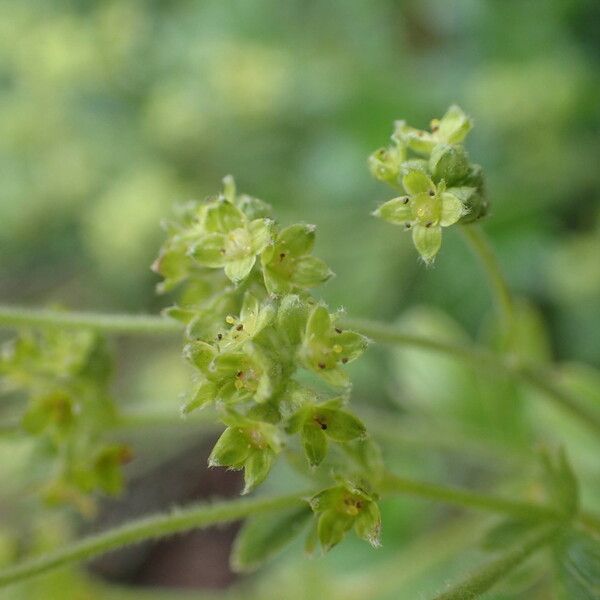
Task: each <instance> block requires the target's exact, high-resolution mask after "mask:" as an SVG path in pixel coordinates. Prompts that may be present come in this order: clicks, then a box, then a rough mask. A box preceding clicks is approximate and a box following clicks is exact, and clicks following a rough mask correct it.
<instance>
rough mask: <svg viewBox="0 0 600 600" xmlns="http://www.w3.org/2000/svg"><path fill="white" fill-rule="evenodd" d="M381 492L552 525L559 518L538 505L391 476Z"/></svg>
mask: <svg viewBox="0 0 600 600" xmlns="http://www.w3.org/2000/svg"><path fill="white" fill-rule="evenodd" d="M381 492H382V493H383V494H386V493H387V494H389V493H398V494H406V495H409V496H416V497H418V498H424V499H427V500H433V501H436V502H444V503H446V504H453V505H455V506H461V507H464V508H474V509H478V510H483V511H487V512H493V513H500V514H504V515H508V516H511V517H515V518H527V519H536V520H540V521H553V520H559V519H560V518H561V515H560V513H559V512H557V511H556V510H554V509H553V508H550V507H548V506H543V505H541V504H534V503H532V502H522V501H519V500H510V499H505V498H499V497H497V496H492V495H490V494H484V493H480V492H472V491H470V490H463V489H460V488H453V487H446V486H441V485H436V484H433V483H425V482H421V481H414V480H412V479H406V478H404V477H398V476H397V475H392V474H387V475H386V476H385V478H384V480H383V483H382V485H381Z"/></svg>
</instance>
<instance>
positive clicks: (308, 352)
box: [300, 304, 369, 387]
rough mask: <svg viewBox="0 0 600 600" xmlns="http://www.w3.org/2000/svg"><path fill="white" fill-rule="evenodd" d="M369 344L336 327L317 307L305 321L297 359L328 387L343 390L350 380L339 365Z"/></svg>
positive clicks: (354, 334) (359, 352) (323, 310)
mask: <svg viewBox="0 0 600 600" xmlns="http://www.w3.org/2000/svg"><path fill="white" fill-rule="evenodd" d="M368 343H369V340H368V339H367V338H366V337H365V336H363V335H361V334H360V333H356V332H354V331H342V329H340V328H339V327H336V326H335V324H334V322H333V321H332V319H331V315H330V314H329V311H328V310H327V309H326V308H325V307H324V306H323V305H321V304H319V305H317V306H315V307H314V308H313V310H312V312H311V313H310V316H309V317H308V321H307V323H306V330H305V332H304V338H303V341H302V347H301V349H300V358H301V360H302V362H303V363H304V365H305V366H306V367H307V368H308V369H311V370H312V371H314V372H315V373H317V374H318V375H320V376H321V377H322V378H323V379H324V380H325V381H327V382H328V383H329V384H331V385H334V386H339V387H342V386H346V385H348V383H349V379H348V375H347V374H346V372H345V371H344V370H343V369H342V368H341V365H345V364H346V363H349V362H351V361H353V360H354V359H356V358H358V357H359V356H360V355H361V354H362V353H363V352H364V351H365V349H366V348H367V346H368Z"/></svg>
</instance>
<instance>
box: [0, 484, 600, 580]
mask: <svg viewBox="0 0 600 600" xmlns="http://www.w3.org/2000/svg"><path fill="white" fill-rule="evenodd" d="M381 491H382V492H383V493H384V494H397V493H399V494H407V495H411V496H416V497H419V498H425V499H427V500H433V501H438V502H445V503H448V504H452V505H455V506H461V507H465V508H475V509H479V510H484V511H489V512H493V513H498V514H503V515H508V516H512V517H517V518H523V517H526V518H529V519H535V520H539V521H550V522H552V521H553V522H555V523H557V522H560V521H561V515H560V513H558V512H557V511H555V510H554V509H552V508H550V507H547V506H543V505H540V504H534V503H528V502H521V501H516V500H509V499H504V498H498V497H496V496H492V495H489V494H483V493H478V492H471V491H469V490H462V489H458V488H453V487H445V486H440V485H435V484H431V483H424V482H420V481H414V480H411V479H406V478H402V477H397V476H396V475H393V474H387V475H386V476H385V478H384V481H383V484H382V485H381ZM311 495H312V492H303V493H296V494H290V495H286V496H276V497H271V498H243V499H236V500H227V501H222V502H216V503H214V504H200V505H197V506H192V507H189V508H185V509H180V510H177V511H173V512H170V513H163V514H157V515H154V516H151V517H146V518H143V519H138V520H135V521H132V522H130V523H128V524H126V525H122V526H121V527H117V528H115V529H109V530H108V531H105V532H104V533H100V534H96V535H92V536H89V537H87V538H83V539H82V540H80V541H78V542H75V543H73V544H72V545H71V546H67V547H66V548H61V549H58V550H55V551H53V552H49V553H48V554H44V555H41V556H39V557H36V558H32V559H29V560H26V561H24V562H22V563H20V564H17V565H15V566H12V567H9V568H7V569H5V570H4V571H0V587H2V586H6V585H8V584H11V583H14V582H17V581H20V580H22V579H26V578H28V577H33V576H34V575H39V574H41V573H44V572H46V571H50V570H52V569H55V568H58V567H62V566H67V565H70V564H74V563H77V562H80V561H84V560H88V559H90V558H92V557H94V556H98V555H100V554H103V553H105V552H109V551H110V550H115V549H117V548H120V547H121V546H126V545H129V544H134V543H136V542H141V541H143V540H147V539H153V538H158V537H163V536H167V535H171V534H173V533H177V532H180V531H188V530H190V529H195V528H199V527H207V526H209V525H214V524H217V523H227V522H230V521H235V520H238V519H241V518H244V517H247V516H249V515H255V514H261V513H266V512H269V511H275V510H279V509H282V508H286V507H288V506H293V505H295V504H300V503H302V502H304V498H307V497H310V496H311ZM595 519H596V518H595V517H593V516H591V515H586V516H585V518H582V519H580V522H581V523H582V524H587V523H588V522H589V521H590V520H592V521H593V520H595Z"/></svg>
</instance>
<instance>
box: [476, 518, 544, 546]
mask: <svg viewBox="0 0 600 600" xmlns="http://www.w3.org/2000/svg"><path fill="white" fill-rule="evenodd" d="M536 525H539V521H532V520H529V519H512V518H511V519H505V520H503V521H500V523H498V524H496V525H494V526H493V527H492V528H491V529H490V530H489V531H488V532H487V533H486V534H485V536H484V538H483V540H482V542H481V547H482V548H483V549H484V550H489V551H493V552H495V551H496V550H501V549H503V548H506V547H509V546H512V545H513V544H515V543H517V542H518V541H519V540H520V539H521V538H523V537H524V536H526V535H527V534H528V532H529V531H530V530H531V529H532V528H534V527H535V526H536Z"/></svg>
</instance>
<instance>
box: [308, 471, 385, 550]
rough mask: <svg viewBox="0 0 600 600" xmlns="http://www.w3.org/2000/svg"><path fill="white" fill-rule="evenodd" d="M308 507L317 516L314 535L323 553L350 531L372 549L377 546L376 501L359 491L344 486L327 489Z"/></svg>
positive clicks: (378, 542) (378, 534) (355, 488)
mask: <svg viewBox="0 0 600 600" xmlns="http://www.w3.org/2000/svg"><path fill="white" fill-rule="evenodd" d="M310 506H311V508H312V510H313V512H314V513H316V514H317V515H319V517H318V521H317V534H318V538H319V541H320V542H321V547H322V548H323V550H324V551H328V550H330V549H331V548H333V547H334V546H335V545H336V544H338V543H339V542H341V541H342V539H343V537H344V535H345V534H346V532H347V531H349V530H350V529H352V528H354V531H355V532H356V534H357V535H358V537H360V538H361V539H363V540H366V541H367V542H369V543H370V544H371V545H372V546H374V547H377V546H379V545H380V534H381V514H380V512H379V507H378V506H377V502H376V498H375V497H374V496H373V495H372V494H370V493H368V492H367V491H365V490H364V489H362V488H361V487H359V486H356V485H353V484H352V483H350V482H346V483H344V484H342V485H337V486H335V487H331V488H328V489H326V490H323V491H322V492H320V493H318V494H317V495H316V496H313V497H312V498H311V499H310Z"/></svg>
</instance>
